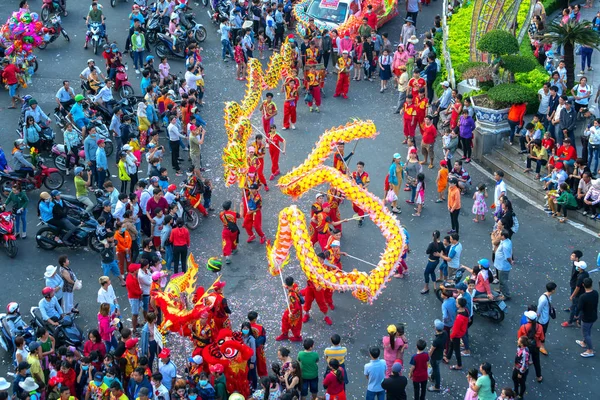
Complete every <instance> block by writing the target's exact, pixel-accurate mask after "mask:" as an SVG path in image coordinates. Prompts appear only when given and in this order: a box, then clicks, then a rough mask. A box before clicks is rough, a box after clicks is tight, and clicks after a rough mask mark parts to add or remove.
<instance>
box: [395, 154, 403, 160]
mask: <svg viewBox="0 0 600 400" xmlns="http://www.w3.org/2000/svg"><path fill="white" fill-rule="evenodd" d="M401 158H402V156H401V155H400V153H394V160H399V159H401Z"/></svg>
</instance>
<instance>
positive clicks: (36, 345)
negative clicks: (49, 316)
mask: <svg viewBox="0 0 600 400" xmlns="http://www.w3.org/2000/svg"><path fill="white" fill-rule="evenodd" d="M39 348H40V344H39V343H38V342H31V343H29V352H30V353H31V352H34V351H36V350H37V349H39Z"/></svg>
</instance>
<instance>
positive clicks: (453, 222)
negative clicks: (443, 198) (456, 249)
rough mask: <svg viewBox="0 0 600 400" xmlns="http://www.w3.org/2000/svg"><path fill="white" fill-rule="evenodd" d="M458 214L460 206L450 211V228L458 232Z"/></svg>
mask: <svg viewBox="0 0 600 400" xmlns="http://www.w3.org/2000/svg"><path fill="white" fill-rule="evenodd" d="M458 214H460V208H459V209H458V210H454V211H452V212H451V213H450V224H451V226H452V230H453V231H455V232H456V233H458V230H459V224H458Z"/></svg>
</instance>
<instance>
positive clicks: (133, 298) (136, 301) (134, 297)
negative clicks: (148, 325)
mask: <svg viewBox="0 0 600 400" xmlns="http://www.w3.org/2000/svg"><path fill="white" fill-rule="evenodd" d="M139 269H140V264H129V266H128V267H127V271H128V272H129V273H128V274H127V278H126V279H125V286H126V288H127V298H128V299H129V305H130V306H131V332H133V333H134V334H135V330H136V329H137V326H138V315H139V313H140V302H141V300H140V299H141V298H142V288H141V287H140V282H139V281H138V278H137V273H138V270H139Z"/></svg>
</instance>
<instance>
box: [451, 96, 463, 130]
mask: <svg viewBox="0 0 600 400" xmlns="http://www.w3.org/2000/svg"><path fill="white" fill-rule="evenodd" d="M452 97H454V100H455V101H454V104H452V106H451V107H450V129H454V128H456V127H457V126H458V118H459V117H460V115H461V114H462V110H463V105H462V94H460V93H458V92H456V90H453V91H452Z"/></svg>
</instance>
